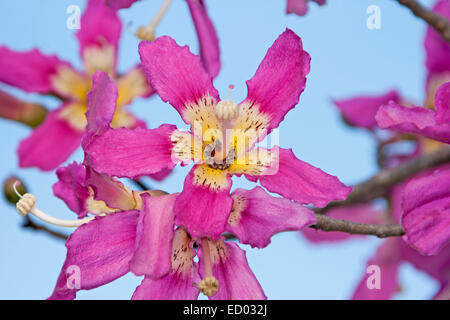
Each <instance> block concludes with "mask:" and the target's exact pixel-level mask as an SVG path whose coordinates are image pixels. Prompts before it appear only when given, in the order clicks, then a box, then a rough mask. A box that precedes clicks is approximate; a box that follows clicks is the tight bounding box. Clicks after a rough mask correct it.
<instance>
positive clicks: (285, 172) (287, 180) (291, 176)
mask: <svg viewBox="0 0 450 320" xmlns="http://www.w3.org/2000/svg"><path fill="white" fill-rule="evenodd" d="M272 151H273V154H276V153H278V154H279V158H278V159H277V160H278V164H279V168H278V171H277V172H276V173H275V174H270V175H264V174H262V175H259V176H246V177H247V178H248V179H249V180H251V181H257V180H258V179H259V181H260V182H261V185H262V186H263V187H265V188H266V189H267V190H269V191H270V192H276V193H278V194H280V195H282V196H283V197H285V198H287V199H290V200H294V201H296V202H298V203H301V204H308V203H312V204H313V205H315V206H317V207H324V206H326V205H327V204H328V203H329V202H331V201H338V200H344V199H346V198H347V196H348V194H349V193H350V192H351V191H352V187H347V186H345V185H344V184H343V183H342V182H340V181H339V179H338V178H337V177H335V176H332V175H329V174H327V173H325V172H323V171H322V170H320V169H318V168H316V167H313V166H312V165H310V164H308V163H306V162H303V161H301V160H299V159H297V158H296V157H295V155H294V153H293V152H292V149H283V148H279V147H274V148H273V149H272Z"/></svg>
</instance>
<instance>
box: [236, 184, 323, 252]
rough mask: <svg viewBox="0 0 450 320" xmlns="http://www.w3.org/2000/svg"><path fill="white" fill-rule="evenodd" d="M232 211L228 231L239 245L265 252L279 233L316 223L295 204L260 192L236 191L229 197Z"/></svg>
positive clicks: (258, 189)
mask: <svg viewBox="0 0 450 320" xmlns="http://www.w3.org/2000/svg"><path fill="white" fill-rule="evenodd" d="M231 196H232V198H233V209H232V211H231V214H230V216H229V217H228V224H227V231H229V232H231V233H233V234H234V235H236V237H237V238H238V239H239V242H240V243H243V244H250V245H251V246H252V247H258V248H264V247H266V246H267V245H269V243H270V238H271V237H272V236H273V235H274V234H276V233H278V232H282V231H294V230H301V229H303V228H305V227H307V226H310V225H312V224H314V223H315V222H316V218H315V217H314V213H313V212H312V211H311V210H310V209H308V208H306V207H304V206H301V205H299V204H297V203H295V202H292V201H290V200H287V199H283V198H275V197H272V196H270V195H269V194H268V193H267V192H265V191H264V190H263V189H262V188H260V187H256V188H254V189H252V190H244V189H237V190H235V191H233V193H232V194H231Z"/></svg>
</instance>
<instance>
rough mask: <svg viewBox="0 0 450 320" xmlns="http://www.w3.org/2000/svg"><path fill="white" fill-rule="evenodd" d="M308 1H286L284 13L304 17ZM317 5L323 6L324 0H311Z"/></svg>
mask: <svg viewBox="0 0 450 320" xmlns="http://www.w3.org/2000/svg"><path fill="white" fill-rule="evenodd" d="M309 1H310V0H287V7H286V13H295V14H297V15H299V16H304V15H305V14H306V13H307V12H308V2H309ZM313 1H314V2H316V3H317V4H318V5H324V4H325V1H326V0H313Z"/></svg>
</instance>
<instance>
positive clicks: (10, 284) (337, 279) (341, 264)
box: [0, 0, 438, 299]
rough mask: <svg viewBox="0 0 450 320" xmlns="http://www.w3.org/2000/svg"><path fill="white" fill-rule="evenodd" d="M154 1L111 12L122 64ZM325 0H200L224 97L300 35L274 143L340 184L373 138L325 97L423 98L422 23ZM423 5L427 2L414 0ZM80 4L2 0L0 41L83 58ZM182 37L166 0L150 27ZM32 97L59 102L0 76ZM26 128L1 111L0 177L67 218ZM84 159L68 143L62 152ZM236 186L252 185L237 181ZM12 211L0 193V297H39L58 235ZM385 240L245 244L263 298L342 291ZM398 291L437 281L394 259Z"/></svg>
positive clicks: (164, 114)
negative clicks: (118, 27)
mask: <svg viewBox="0 0 450 320" xmlns="http://www.w3.org/2000/svg"><path fill="white" fill-rule="evenodd" d="M160 2H161V3H162V1H150V0H143V1H142V2H141V3H139V4H136V5H135V6H134V7H132V8H131V9H128V10H123V11H122V12H120V16H121V18H122V19H123V21H124V30H123V34H122V39H121V43H120V49H119V50H120V51H119V70H120V71H125V70H127V69H128V68H130V67H132V66H133V65H135V64H136V63H137V62H138V52H137V44H138V40H137V39H136V38H135V37H134V36H133V34H132V33H133V30H135V29H136V28H137V27H138V26H140V25H142V24H147V23H148V22H149V21H150V20H151V18H152V17H153V15H154V14H155V13H156V11H157V9H158V7H159V5H160ZM328 2H329V3H328V4H327V5H326V6H323V7H318V6H316V5H315V4H313V5H311V10H310V12H309V14H308V15H307V16H306V17H298V16H295V15H289V16H288V15H286V14H285V0H264V1H261V0H245V1H242V0H227V1H218V0H206V3H207V5H208V9H209V12H210V15H211V17H212V19H213V20H214V23H215V25H216V28H217V31H218V34H219V39H220V46H221V52H222V70H221V73H220V75H219V77H218V78H217V79H216V80H215V86H216V87H217V89H218V90H219V92H220V93H221V96H222V97H227V95H228V89H227V88H228V85H229V84H230V83H232V84H234V85H235V89H234V91H233V100H235V101H241V100H242V99H243V98H244V97H245V95H246V86H245V81H246V80H247V79H249V78H250V77H251V76H252V75H253V74H254V72H255V71H256V68H257V67H258V65H259V63H260V61H261V59H262V58H263V56H264V55H265V53H266V50H267V49H268V48H269V46H270V45H271V44H272V43H273V41H274V40H275V39H276V37H277V36H278V35H279V34H280V33H281V32H282V31H283V30H284V29H285V28H286V27H289V28H291V29H292V30H294V31H295V32H296V33H297V34H298V35H300V37H301V38H302V40H303V44H304V48H305V50H306V51H308V52H309V54H310V55H311V57H312V61H311V72H310V74H309V76H308V80H307V85H306V89H305V92H304V93H303V94H302V96H301V98H300V103H299V104H298V106H297V107H296V108H295V109H294V110H292V111H291V112H289V114H288V115H287V117H286V118H285V121H284V122H283V123H282V124H281V126H280V128H279V129H280V145H281V147H284V148H292V149H293V150H294V153H295V154H296V155H297V156H298V157H299V158H301V159H302V160H304V161H307V162H309V163H311V164H313V165H315V166H318V167H320V168H321V169H323V170H325V171H326V172H328V173H331V174H333V175H337V176H338V177H339V178H340V179H341V180H342V181H344V182H345V183H347V184H353V183H357V182H359V181H361V180H363V179H366V178H368V177H370V176H371V175H373V174H374V173H375V172H376V170H377V168H376V162H375V156H374V155H375V154H374V150H375V143H374V141H372V139H371V138H370V136H369V135H368V134H367V133H366V132H364V131H362V130H356V129H352V128H349V127H347V126H346V125H345V124H344V123H343V121H342V120H341V119H340V117H339V114H338V112H337V110H336V109H335V108H334V106H333V105H332V103H331V99H332V98H343V97H349V96H353V95H355V94H359V93H371V94H375V93H382V92H384V91H386V90H389V89H391V88H396V89H398V90H400V92H401V93H402V94H403V95H404V96H406V97H408V98H409V99H410V100H412V101H414V102H416V103H417V104H420V103H421V101H423V99H424V82H425V68H424V58H425V56H424V49H423V38H424V34H425V24H424V23H423V22H422V21H420V20H417V19H416V18H415V17H413V16H412V14H411V13H410V12H409V11H408V10H406V9H405V8H403V7H400V6H399V5H398V4H396V3H395V2H394V1H388V0H378V1H376V0H370V1H367V0H358V1H336V0H329V1H328ZM423 3H424V4H427V5H430V4H432V3H433V1H423ZM72 4H75V5H79V6H80V7H81V8H83V7H84V4H85V1H80V0H58V1H56V0H41V1H30V0H16V1H1V2H0V29H1V30H3V31H2V33H1V34H0V45H4V44H5V45H7V46H9V47H10V48H12V49H16V50H26V49H30V48H33V47H38V48H39V49H40V50H41V51H43V52H44V53H47V54H57V55H58V56H59V57H61V58H63V59H65V60H68V61H70V62H71V63H73V64H74V65H75V66H77V67H80V66H81V61H80V58H79V56H78V45H77V41H76V38H75V36H74V31H73V30H68V29H67V28H66V19H67V17H68V14H67V13H66V8H67V7H68V6H69V5H72ZM373 4H376V5H378V6H379V7H380V9H381V29H380V30H369V29H367V27H366V20H367V18H368V15H367V14H366V9H367V7H368V6H370V5H373ZM157 33H158V35H164V34H167V35H170V36H172V37H173V38H175V39H176V40H177V42H178V43H179V44H188V45H189V46H190V47H191V50H192V51H194V52H197V51H198V49H197V48H198V46H197V39H196V36H195V31H194V28H193V24H192V21H191V18H190V15H189V12H188V9H187V5H186V4H185V2H184V1H182V0H174V1H173V4H172V6H171V7H170V8H169V10H168V12H167V15H166V17H165V18H164V19H163V21H162V23H161V25H160V26H159V28H158V30H157ZM0 89H3V90H7V91H9V92H11V93H14V94H16V95H18V96H20V97H22V98H25V99H28V100H30V101H37V102H41V103H44V104H46V105H48V106H49V107H52V108H54V107H56V106H57V101H56V100H54V99H53V98H48V97H40V96H38V95H34V94H24V93H23V92H20V91H18V90H15V89H13V88H10V87H7V86H5V85H2V84H0ZM131 110H132V111H133V112H135V113H136V114H138V115H139V116H140V117H141V118H143V119H146V120H147V121H148V123H149V124H150V126H151V127H157V126H159V125H160V124H162V123H173V124H176V125H177V126H178V127H180V128H185V124H184V123H183V122H182V121H181V120H180V118H179V116H178V114H177V113H176V112H175V110H174V109H173V108H171V107H170V105H168V104H165V103H163V102H162V101H161V100H160V99H159V97H157V96H155V97H153V98H151V99H147V100H145V99H137V100H136V101H135V102H134V103H133V105H132V106H131ZM29 132H30V130H29V128H26V127H25V126H22V125H19V124H16V123H12V122H8V121H6V120H2V119H0V137H1V138H0V141H1V157H0V180H4V179H5V178H6V177H7V176H9V175H10V174H17V175H19V176H20V177H22V178H23V179H24V180H25V181H26V183H27V185H28V187H29V189H30V191H31V192H33V193H34V194H35V195H36V196H37V198H38V199H39V200H38V201H39V206H40V208H42V209H44V210H45V211H47V212H49V213H52V214H53V215H55V216H58V217H61V218H64V217H65V218H67V217H73V214H72V213H71V212H70V211H69V209H68V208H66V207H65V206H64V204H63V203H62V201H60V200H59V199H57V198H55V197H54V196H53V194H52V190H51V185H52V184H53V183H54V182H55V181H56V176H55V174H54V173H42V172H39V171H38V170H36V169H19V168H18V167H17V162H18V161H17V156H16V153H15V151H16V148H17V144H18V141H19V140H20V139H22V138H24V137H26V136H27V135H28V134H29ZM74 160H78V161H81V160H82V153H81V152H77V153H76V154H74V155H73V156H72V157H71V158H70V159H69V161H74ZM187 170H188V169H187V168H177V169H176V170H175V172H174V173H173V174H172V175H171V176H170V177H169V178H168V179H167V180H165V181H164V182H163V183H159V184H158V183H155V182H150V181H149V183H151V184H152V185H153V186H155V187H158V188H161V189H164V190H166V191H169V192H178V191H180V190H181V187H182V184H183V180H184V176H185V174H186V173H187ZM234 186H235V187H249V186H251V184H250V183H248V182H245V181H242V180H236V181H235V184H234ZM20 224H21V217H19V215H18V214H16V212H15V210H14V208H13V207H11V206H10V205H9V204H7V203H6V201H5V200H4V199H0V299H42V298H46V297H47V296H49V295H50V293H51V291H52V289H53V286H54V284H55V282H56V278H57V276H58V273H59V271H60V268H61V266H62V263H63V261H64V257H65V252H66V250H65V247H64V245H63V243H62V242H61V241H58V240H55V239H51V238H49V237H48V236H46V235H43V234H39V233H36V232H31V231H28V230H24V229H22V228H21V227H20ZM381 241H382V240H379V239H376V238H366V239H363V240H361V239H358V240H351V241H347V242H345V243H340V244H328V245H325V244H323V245H313V244H310V243H309V242H307V241H306V240H305V239H304V238H302V237H301V235H299V234H298V233H295V232H291V233H284V234H282V235H277V236H275V237H274V238H273V239H272V243H271V245H269V247H267V248H265V249H262V250H258V249H250V248H249V247H246V246H243V248H245V249H246V250H247V257H248V261H249V264H250V266H251V268H252V269H253V271H254V273H255V275H256V276H257V278H258V279H259V281H260V282H261V285H262V287H263V288H264V290H265V292H266V295H267V296H268V297H269V298H270V299H346V298H349V297H350V296H351V294H352V292H353V290H354V288H355V286H356V284H357V283H358V281H359V279H360V278H361V277H362V276H363V272H364V269H365V263H366V260H367V259H368V258H369V257H370V256H371V255H372V254H373V253H374V252H375V250H376V248H377V246H378V245H379V244H380V243H381ZM140 281H141V279H140V278H137V277H135V276H133V275H130V274H129V275H127V276H125V277H123V278H122V279H119V280H117V281H115V282H114V283H111V284H109V285H106V286H104V287H101V288H98V289H95V290H91V291H84V292H80V293H79V294H78V297H79V298H80V299H128V298H130V297H131V295H132V293H133V291H134V288H135V287H136V286H137V285H138V284H139V283H140ZM400 284H401V287H402V291H401V293H400V294H398V296H397V297H398V298H403V299H426V298H429V297H431V296H432V295H433V293H434V292H435V291H436V290H437V288H438V285H437V283H436V282H435V281H434V280H432V279H430V278H429V277H428V276H426V275H425V274H423V273H421V272H419V271H416V270H415V269H414V268H413V267H411V266H409V265H403V266H402V267H401V269H400Z"/></svg>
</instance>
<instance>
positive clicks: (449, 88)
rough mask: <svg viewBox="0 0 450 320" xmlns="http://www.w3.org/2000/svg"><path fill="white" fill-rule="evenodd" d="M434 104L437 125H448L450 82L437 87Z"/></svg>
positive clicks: (449, 116) (449, 120) (449, 117)
mask: <svg viewBox="0 0 450 320" xmlns="http://www.w3.org/2000/svg"><path fill="white" fill-rule="evenodd" d="M449 58H450V57H449ZM434 104H435V105H436V122H437V124H445V123H447V124H450V82H447V83H444V84H443V85H442V86H440V87H439V89H438V91H437V92H436V96H435V98H434Z"/></svg>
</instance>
